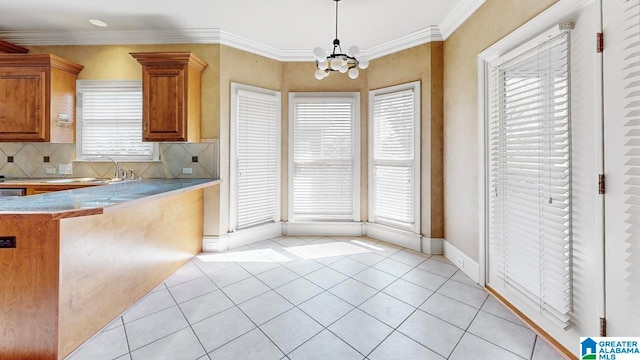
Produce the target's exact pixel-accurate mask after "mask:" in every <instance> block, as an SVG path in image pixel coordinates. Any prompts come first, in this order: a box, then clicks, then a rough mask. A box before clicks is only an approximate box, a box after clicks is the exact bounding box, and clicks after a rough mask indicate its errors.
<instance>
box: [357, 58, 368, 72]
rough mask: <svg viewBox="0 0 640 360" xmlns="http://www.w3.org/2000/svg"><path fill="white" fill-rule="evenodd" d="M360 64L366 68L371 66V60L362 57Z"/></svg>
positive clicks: (361, 67)
mask: <svg viewBox="0 0 640 360" xmlns="http://www.w3.org/2000/svg"><path fill="white" fill-rule="evenodd" d="M358 66H359V67H360V69H362V70H364V69H366V68H368V67H369V60H367V59H360V64H358Z"/></svg>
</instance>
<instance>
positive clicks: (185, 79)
mask: <svg viewBox="0 0 640 360" xmlns="http://www.w3.org/2000/svg"><path fill="white" fill-rule="evenodd" d="M131 56H133V57H134V58H135V59H136V60H138V62H139V63H140V64H142V93H143V135H142V140H143V141H188V142H200V117H201V83H202V81H201V77H202V71H204V69H205V68H206V67H207V64H206V63H204V62H203V61H202V60H200V59H198V58H197V57H196V56H195V55H193V54H192V53H191V52H153V53H131Z"/></svg>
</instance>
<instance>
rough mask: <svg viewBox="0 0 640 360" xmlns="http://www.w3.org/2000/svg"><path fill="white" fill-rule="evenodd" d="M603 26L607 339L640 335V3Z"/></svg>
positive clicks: (625, 3) (618, 5) (612, 1)
mask: <svg viewBox="0 0 640 360" xmlns="http://www.w3.org/2000/svg"><path fill="white" fill-rule="evenodd" d="M603 22H604V23H603V25H604V36H605V47H604V52H603V64H604V119H605V121H604V133H605V176H606V193H605V239H606V240H605V244H606V245H605V254H606V258H605V274H606V277H605V279H606V318H607V335H609V336H640V325H638V324H640V307H639V306H638V302H639V299H640V0H606V1H603Z"/></svg>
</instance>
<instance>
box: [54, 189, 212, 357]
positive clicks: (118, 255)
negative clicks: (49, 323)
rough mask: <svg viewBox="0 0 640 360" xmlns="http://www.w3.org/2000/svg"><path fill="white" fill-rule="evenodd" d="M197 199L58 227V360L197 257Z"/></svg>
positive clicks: (198, 194)
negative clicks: (59, 276)
mask: <svg viewBox="0 0 640 360" xmlns="http://www.w3.org/2000/svg"><path fill="white" fill-rule="evenodd" d="M202 208H203V192H202V190H194V191H189V192H186V193H183V194H178V195H173V196H170V197H167V198H163V199H159V200H157V201H154V202H151V203H145V204H143V205H139V206H132V207H130V208H125V209H122V210H119V211H115V212H113V213H105V214H102V215H98V216H87V217H78V218H71V219H63V220H61V221H60V222H61V225H60V227H61V231H60V232H61V239H62V241H61V250H60V253H61V270H60V271H61V272H60V274H61V278H62V279H64V281H63V282H62V284H61V288H60V334H61V335H60V340H59V346H60V355H61V356H66V355H68V354H69V353H70V352H71V351H73V350H74V349H75V348H77V347H78V346H79V345H81V344H82V343H83V342H84V341H85V340H87V339H88V338H89V337H91V336H92V335H93V334H94V333H96V332H97V331H98V330H99V329H101V328H102V327H104V326H105V325H106V324H108V323H109V322H110V321H112V320H113V319H114V318H116V317H117V316H118V315H119V314H121V313H122V312H123V311H124V310H126V309H127V308H128V307H129V306H131V305H132V304H134V303H135V302H136V301H138V300H139V299H140V298H141V297H142V296H144V295H145V294H146V293H147V292H149V291H150V290H152V289H153V288H154V287H156V286H157V285H158V284H160V283H161V282H162V281H164V280H165V279H166V278H167V277H168V276H169V275H171V274H172V273H173V272H174V271H176V270H177V269H178V268H179V267H180V266H182V265H183V264H184V263H185V262H187V261H188V260H189V259H190V258H191V257H193V256H194V255H195V254H197V253H198V252H200V251H201V249H202V233H203V232H202V226H203V215H202Z"/></svg>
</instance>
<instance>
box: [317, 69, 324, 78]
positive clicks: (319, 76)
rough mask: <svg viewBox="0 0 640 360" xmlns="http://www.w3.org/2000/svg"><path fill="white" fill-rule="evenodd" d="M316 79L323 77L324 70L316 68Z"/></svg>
mask: <svg viewBox="0 0 640 360" xmlns="http://www.w3.org/2000/svg"><path fill="white" fill-rule="evenodd" d="M315 75H316V79H318V80H322V79H324V78H325V72H324V71H322V70H316V74H315Z"/></svg>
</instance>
